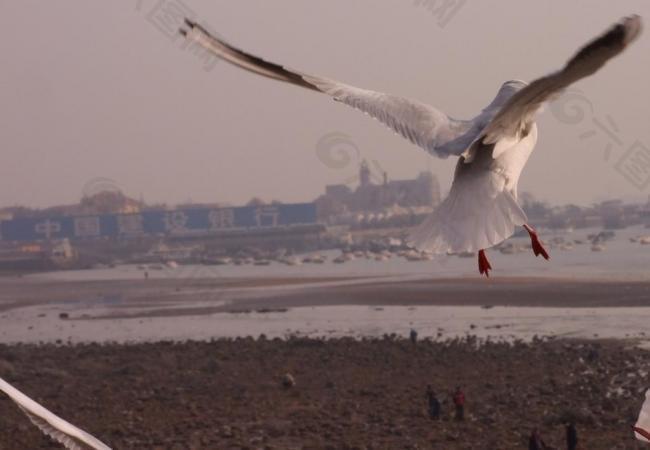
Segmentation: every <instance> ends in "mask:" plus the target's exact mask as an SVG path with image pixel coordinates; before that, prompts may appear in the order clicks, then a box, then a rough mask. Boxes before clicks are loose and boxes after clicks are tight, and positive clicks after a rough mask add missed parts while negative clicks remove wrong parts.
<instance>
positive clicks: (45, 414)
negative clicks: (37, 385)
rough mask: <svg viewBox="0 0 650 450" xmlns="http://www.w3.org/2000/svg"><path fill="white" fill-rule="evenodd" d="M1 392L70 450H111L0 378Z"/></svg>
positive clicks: (33, 421)
mask: <svg viewBox="0 0 650 450" xmlns="http://www.w3.org/2000/svg"><path fill="white" fill-rule="evenodd" d="M0 392H4V393H5V394H7V396H8V397H9V398H10V399H11V400H13V401H14V402H15V403H16V404H17V405H18V407H19V408H20V409H21V410H22V411H23V412H24V413H25V415H27V417H28V418H29V420H31V422H32V423H33V424H34V425H36V426H37V427H38V428H39V429H40V430H41V431H42V432H43V433H45V434H46V435H48V436H50V437H51V438H52V439H54V440H55V441H57V442H59V443H60V444H62V445H63V446H64V447H65V448H67V449H70V450H84V449H87V448H90V449H93V450H111V448H110V447H109V446H108V445H106V444H104V443H103V442H101V441H100V440H99V439H97V438H95V437H94V436H91V435H90V434H88V433H86V432H85V431H84V430H82V429H80V428H77V427H75V426H74V425H72V424H71V423H69V422H66V421H65V420H63V419H62V418H60V417H59V416H57V415H56V414H54V413H52V412H51V411H48V410H47V409H45V408H44V407H43V406H42V405H40V404H38V403H36V402H35V401H34V400H32V399H31V398H29V397H27V396H26V395H25V394H23V393H22V392H20V391H19V390H18V389H16V388H15V387H13V386H12V385H10V384H9V383H7V382H6V381H5V380H3V379H2V378H0Z"/></svg>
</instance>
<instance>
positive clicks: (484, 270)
mask: <svg viewBox="0 0 650 450" xmlns="http://www.w3.org/2000/svg"><path fill="white" fill-rule="evenodd" d="M490 270H492V266H491V265H490V261H488V259H487V256H485V250H479V251H478V271H479V273H480V274H481V275H483V274H485V276H486V277H488V278H490V272H489V271H490Z"/></svg>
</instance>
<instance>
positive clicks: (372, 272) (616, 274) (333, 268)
mask: <svg viewBox="0 0 650 450" xmlns="http://www.w3.org/2000/svg"><path fill="white" fill-rule="evenodd" d="M600 231H602V230H600V229H585V230H577V231H574V232H550V231H547V232H542V233H540V237H541V238H542V240H543V241H545V242H550V241H551V240H552V239H553V238H555V237H562V238H564V239H565V240H566V241H573V240H574V239H579V240H582V241H584V242H588V241H587V235H588V234H595V233H598V232H600ZM649 234H650V230H648V229H646V228H644V227H641V226H638V227H629V228H626V229H624V230H618V231H616V237H615V238H614V239H613V240H611V241H608V242H606V243H605V249H604V250H603V251H601V252H594V251H592V250H591V244H589V243H585V244H582V245H574V248H573V249H572V250H561V249H560V248H558V247H555V248H553V247H549V246H547V248H548V249H549V253H550V256H551V259H550V261H546V260H544V259H543V258H541V257H537V258H535V257H534V256H533V253H532V251H525V252H522V253H515V254H511V255H504V254H501V253H500V252H499V251H495V250H492V251H488V252H487V255H488V258H489V259H490V262H491V264H492V267H494V270H493V271H492V276H539V277H563V278H601V279H629V280H632V279H637V280H647V279H650V245H641V244H639V243H633V242H630V241H629V238H631V237H638V236H643V235H649ZM508 242H512V243H515V244H522V245H524V244H527V243H528V242H529V239H528V237H513V238H510V239H509V241H508ZM321 253H322V254H325V255H327V256H328V261H327V262H326V263H324V264H303V265H301V266H286V265H284V264H280V263H277V262H272V263H271V264H270V265H268V266H252V265H247V266H235V265H227V266H225V265H224V266H195V265H188V266H180V267H178V268H176V269H170V268H165V269H163V270H148V273H149V277H150V278H153V279H160V278H248V277H250V278H258V277H288V278H293V277H296V278H299V277H332V276H351V277H366V276H389V275H390V276H399V275H403V276H412V277H427V278H447V277H463V276H473V277H474V276H477V263H476V258H461V257H458V256H444V255H443V256H437V257H435V259H434V260H433V261H417V262H411V261H406V260H404V259H403V258H398V257H393V258H391V259H389V260H387V261H374V260H366V259H356V260H353V261H349V262H347V263H344V264H334V263H332V262H331V260H332V259H333V258H334V257H336V256H337V255H338V254H339V253H340V252H338V251H327V252H321ZM31 277H32V278H35V279H49V280H116V279H125V280H136V279H142V278H143V277H144V273H143V271H142V270H139V269H138V268H137V267H136V266H130V265H126V266H119V267H115V268H112V269H98V270H80V271H61V272H51V273H44V274H37V275H31Z"/></svg>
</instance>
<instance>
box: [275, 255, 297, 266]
mask: <svg viewBox="0 0 650 450" xmlns="http://www.w3.org/2000/svg"><path fill="white" fill-rule="evenodd" d="M280 262H281V263H282V264H286V265H287V266H300V265H302V260H301V259H300V258H298V257H297V256H285V257H284V258H282V259H280Z"/></svg>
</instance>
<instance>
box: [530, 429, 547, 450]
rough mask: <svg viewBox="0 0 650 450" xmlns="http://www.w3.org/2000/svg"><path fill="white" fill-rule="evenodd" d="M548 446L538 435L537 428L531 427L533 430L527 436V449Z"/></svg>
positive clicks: (532, 449)
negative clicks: (528, 436)
mask: <svg viewBox="0 0 650 450" xmlns="http://www.w3.org/2000/svg"><path fill="white" fill-rule="evenodd" d="M546 449H548V447H547V446H546V444H545V443H544V441H543V440H542V437H541V436H540V435H539V430H538V429H537V428H534V429H533V432H532V433H530V438H528V450H546Z"/></svg>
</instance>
